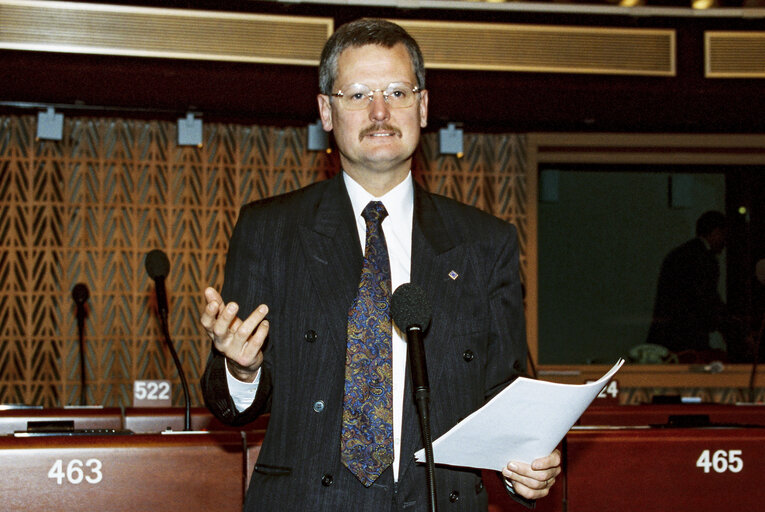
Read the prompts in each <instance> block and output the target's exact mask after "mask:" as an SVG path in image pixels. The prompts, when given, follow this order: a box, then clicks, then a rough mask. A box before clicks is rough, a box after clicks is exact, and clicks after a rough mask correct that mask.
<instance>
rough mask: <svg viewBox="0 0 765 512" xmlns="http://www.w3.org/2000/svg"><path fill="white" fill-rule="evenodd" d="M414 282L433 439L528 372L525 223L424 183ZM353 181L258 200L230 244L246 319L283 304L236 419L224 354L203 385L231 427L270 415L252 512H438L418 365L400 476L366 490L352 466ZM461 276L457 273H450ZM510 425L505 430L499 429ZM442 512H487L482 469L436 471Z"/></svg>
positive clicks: (232, 273) (212, 360)
mask: <svg viewBox="0 0 765 512" xmlns="http://www.w3.org/2000/svg"><path fill="white" fill-rule="evenodd" d="M414 201H415V206H414V225H413V234H412V268H411V281H412V282H413V283H416V284H418V285H419V286H421V287H422V288H423V290H425V293H426V294H427V297H428V299H429V301H430V303H431V305H432V307H433V319H432V322H431V325H430V328H429V330H428V331H427V332H426V335H425V351H426V360H427V371H428V376H429V381H430V388H431V406H430V410H431V424H432V432H433V439H436V438H437V437H438V436H439V435H441V434H443V433H444V432H446V431H447V430H448V429H449V428H451V427H452V426H453V425H455V424H456V423H457V422H458V421H459V420H460V419H462V418H464V417H466V416H467V415H468V414H470V413H471V412H473V411H474V410H475V409H477V408H478V407H480V406H481V405H482V404H483V403H484V402H485V401H486V399H487V398H488V397H490V396H492V395H494V394H495V393H496V392H498V391H499V390H500V389H501V388H503V387H504V386H505V385H507V384H508V383H509V381H510V380H511V379H512V378H513V377H514V376H516V375H517V374H518V373H520V372H521V371H522V370H523V368H524V365H525V356H526V344H525V326H524V320H523V312H522V297H521V284H520V279H519V275H518V242H517V236H516V231H515V228H514V227H513V226H511V225H510V224H507V223H505V222H503V221H500V220H499V219H497V218H495V217H492V216H490V215H488V214H486V213H484V212H481V211H480V210H478V209H475V208H472V207H469V206H466V205H463V204H461V203H458V202H456V201H453V200H451V199H447V198H444V197H441V196H436V195H432V194H429V193H427V192H425V191H424V190H422V189H421V188H419V187H415V200H414ZM360 247H361V246H360V242H359V237H358V233H357V230H356V225H355V222H354V219H353V212H352V208H351V203H350V199H349V198H348V194H347V191H346V189H345V185H344V183H343V179H342V176H341V175H340V174H338V175H337V176H336V177H334V178H332V179H330V180H326V181H323V182H320V183H316V184H313V185H311V186H308V187H306V188H303V189H301V190H298V191H295V192H292V193H289V194H286V195H282V196H277V197H273V198H269V199H266V200H262V201H258V202H255V203H251V204H248V205H245V206H244V207H243V208H242V210H241V212H240V216H239V220H238V221H237V224H236V227H235V229H234V232H233V234H232V237H231V242H230V247H229V254H228V259H227V261H226V275H225V283H224V285H223V290H222V295H223V298H224V300H226V301H236V302H238V303H239V305H240V311H242V313H243V314H249V312H250V311H252V310H253V309H254V308H255V307H256V306H258V305H259V304H261V303H265V304H268V306H269V308H270V313H269V316H268V318H269V320H270V331H269V337H268V340H267V344H266V348H265V360H264V363H263V367H262V373H261V384H260V387H259V388H258V393H257V396H256V398H255V401H254V403H253V404H252V406H251V407H250V408H249V409H247V410H246V411H243V412H242V413H237V412H236V409H235V408H234V405H233V403H232V401H231V399H230V397H229V394H228V389H227V386H226V380H225V373H224V372H225V370H224V366H223V357H222V356H221V355H220V354H218V353H216V352H215V351H213V352H212V353H211V354H210V357H209V360H208V363H207V368H206V370H205V374H204V376H203V378H202V381H201V384H202V389H203V394H204V397H205V400H206V403H207V405H208V407H209V408H210V409H211V411H212V412H213V413H214V414H215V415H216V416H217V417H219V418H220V419H221V420H223V421H225V422H227V423H230V424H235V425H237V424H238V425H243V424H246V423H247V422H249V421H252V420H253V419H255V418H256V417H257V416H258V415H260V414H262V413H265V412H270V420H269V426H268V431H267V433H266V436H265V439H264V441H263V446H262V449H261V451H260V455H259V458H258V461H257V465H256V468H255V473H254V475H253V478H252V480H251V483H250V487H249V492H248V496H247V499H246V505H245V510H247V511H248V512H250V511H297V510H301V511H302V510H312V511H313V510H317V511H331V512H340V511H353V512H364V511H389V510H406V511H415V510H417V511H419V510H428V497H427V485H426V481H425V470H424V466H423V465H421V464H416V463H415V462H414V457H413V454H414V452H415V451H416V450H418V449H419V448H421V447H422V441H421V436H420V428H419V424H418V417H417V412H416V408H415V405H414V400H413V398H412V393H411V392H410V390H409V388H410V385H411V381H410V374H409V370H408V369H407V389H406V391H405V395H404V402H405V403H404V415H403V427H402V429H403V432H402V449H401V459H402V460H401V464H400V472H399V481H398V483H397V484H395V485H394V484H393V480H392V477H391V471H390V470H388V471H386V472H385V473H384V474H383V476H381V477H380V479H378V481H377V482H376V483H375V484H374V485H373V486H372V487H370V488H368V489H367V488H364V487H363V486H362V485H361V484H360V483H359V482H358V481H357V480H356V478H355V477H354V476H353V475H351V474H350V472H349V471H347V470H346V469H344V468H343V466H342V464H341V462H340V450H339V442H340V441H339V439H340V428H341V418H342V400H343V382H344V368H345V344H346V342H345V336H346V322H347V312H348V309H349V307H350V304H351V302H352V301H353V298H354V296H355V293H356V290H357V286H358V280H359V275H360V272H361V265H362V259H363V255H362V253H361V248H360ZM452 271H454V272H456V273H457V277H456V278H454V279H453V278H452V277H450V276H449V274H450V272H452ZM498 428H501V426H498ZM436 487H437V491H438V496H439V497H438V501H439V510H442V511H445V510H465V511H480V510H486V508H487V496H486V491H485V490H484V488H483V483H482V482H481V475H480V472H479V471H475V470H470V469H464V468H454V467H440V468H437V470H436Z"/></svg>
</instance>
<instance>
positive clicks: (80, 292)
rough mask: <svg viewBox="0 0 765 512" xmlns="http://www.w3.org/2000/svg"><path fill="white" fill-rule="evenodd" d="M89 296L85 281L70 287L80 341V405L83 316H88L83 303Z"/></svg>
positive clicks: (83, 393)
mask: <svg viewBox="0 0 765 512" xmlns="http://www.w3.org/2000/svg"><path fill="white" fill-rule="evenodd" d="M89 297H90V292H89V291H88V286H87V285H86V284H85V283H77V284H76V285H74V288H72V299H74V304H75V306H76V307H77V334H78V336H79V341H80V405H85V402H86V391H85V382H86V379H85V317H87V316H88V313H87V311H85V303H86V302H87V301H88V298H89Z"/></svg>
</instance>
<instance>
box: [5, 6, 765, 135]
mask: <svg viewBox="0 0 765 512" xmlns="http://www.w3.org/2000/svg"><path fill="white" fill-rule="evenodd" d="M655 1H658V0H655ZM726 1H727V0H726ZM758 1H759V0H758ZM102 3H103V2H102ZM115 3H116V2H115ZM122 3H131V4H138V5H145V6H146V5H154V6H159V5H161V6H163V7H175V8H195V9H216V10H230V11H244V12H261V13H275V14H293V15H311V16H329V17H333V18H334V19H335V24H336V26H337V25H339V24H342V23H344V22H346V21H349V20H351V19H355V18H358V17H361V16H382V17H392V18H417V19H439V20H454V21H491V22H507V23H537V24H552V25H556V24H565V25H594V26H618V27H659V28H667V27H670V28H674V29H676V30H677V75H676V76H673V77H627V76H616V75H613V76H612V75H581V74H564V73H522V72H486V71H481V72H478V71H471V72H466V71H444V70H429V71H428V89H429V90H430V94H431V102H430V106H431V110H430V118H431V122H430V128H431V129H437V128H440V127H442V126H443V125H445V123H446V122H447V121H456V122H461V123H463V127H464V128H465V129H467V130H469V131H503V132H530V131H616V132H677V133H680V132H689V133H695V132H708V133H763V132H765V101H763V100H762V96H763V85H765V82H764V81H763V80H762V79H759V80H758V79H710V78H705V77H704V73H703V34H704V31H705V30H719V29H725V30H762V19H760V18H751V17H747V16H722V17H715V16H693V15H687V16H679V15H650V16H646V15H641V16H635V15H629V14H618V15H616V14H613V13H611V12H607V13H600V12H598V11H597V9H595V10H593V11H591V12H590V11H587V12H581V11H580V10H577V9H570V10H569V11H566V10H560V11H559V12H557V11H556V12H552V13H551V12H547V11H539V10H534V9H529V10H498V9H497V8H496V7H491V8H490V7H489V4H486V7H485V8H482V7H483V6H476V7H473V6H471V8H470V9H446V8H443V7H442V6H443V4H446V3H447V2H437V4H438V5H439V7H438V8H424V7H420V8H417V9H402V8H390V7H371V6H369V5H361V4H360V3H359V4H354V5H351V4H350V3H349V4H343V5H340V4H338V3H337V2H334V3H319V2H254V1H253V2H242V1H235V2H231V1H222V2H212V1H193V2H173V1H169V2H157V1H154V2H122ZM460 4H464V2H462V3H459V4H458V3H455V5H460ZM419 5H421V6H422V5H425V2H419ZM517 5H519V4H516V6H517ZM527 5H531V4H527ZM556 5H560V4H556ZM570 5H577V6H578V5H581V4H578V3H577V4H573V3H570ZM603 5H605V4H603ZM622 11H623V10H622ZM675 11H683V12H686V13H687V12H690V9H673V10H671V11H668V12H675ZM719 11H724V9H719ZM757 11H758V12H759V11H760V10H757ZM620 12H621V11H620ZM315 95H316V71H315V69H313V68H311V67H305V66H277V65H265V64H244V63H225V62H211V61H187V60H171V59H150V58H132V57H111V56H97V55H75V54H64V53H45V52H27V51H10V50H5V51H0V112H9V111H19V110H24V109H28V108H34V109H39V108H40V105H57V106H58V107H59V108H60V109H61V110H62V111H65V112H66V111H76V112H79V114H80V115H98V116H104V115H113V114H116V115H120V116H122V117H143V118H145V117H150V118H167V119H175V118H177V117H178V116H179V115H181V114H183V113H184V112H186V111H189V110H191V111H195V112H198V113H200V114H201V115H202V117H203V118H204V119H206V120H212V121H215V120H219V121H230V122H243V123H261V124H276V125H285V124H292V125H296V124H305V123H309V122H313V121H315V120H316V117H317V116H316V104H315Z"/></svg>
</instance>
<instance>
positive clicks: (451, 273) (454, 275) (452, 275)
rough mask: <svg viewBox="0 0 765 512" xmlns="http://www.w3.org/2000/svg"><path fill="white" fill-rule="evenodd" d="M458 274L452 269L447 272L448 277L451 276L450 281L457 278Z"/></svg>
mask: <svg viewBox="0 0 765 512" xmlns="http://www.w3.org/2000/svg"><path fill="white" fill-rule="evenodd" d="M459 276H460V275H459V274H458V273H457V272H455V271H454V270H452V271H451V272H449V277H451V278H452V281H456V280H457V278H458V277H459Z"/></svg>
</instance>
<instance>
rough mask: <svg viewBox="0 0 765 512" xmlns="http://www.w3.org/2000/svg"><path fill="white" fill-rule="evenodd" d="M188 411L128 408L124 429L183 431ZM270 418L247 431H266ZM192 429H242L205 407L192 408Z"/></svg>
mask: <svg viewBox="0 0 765 512" xmlns="http://www.w3.org/2000/svg"><path fill="white" fill-rule="evenodd" d="M185 415H186V410H185V409H184V408H183V407H126V408H125V413H124V428H125V429H127V430H131V431H133V432H135V433H137V434H138V433H157V432H164V431H166V430H173V431H182V430H183V424H184V420H185ZM268 418H269V416H268V415H267V414H266V415H263V416H261V417H260V418H258V419H257V420H256V421H254V422H253V423H251V424H249V425H247V428H246V430H265V428H266V426H267V425H268ZM191 429H192V430H206V431H215V432H219V431H228V432H238V431H240V430H244V429H243V428H242V427H232V426H230V425H226V424H224V423H221V422H220V421H218V419H217V418H215V417H214V416H213V415H212V413H210V411H209V410H207V409H206V408H204V407H192V408H191Z"/></svg>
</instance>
